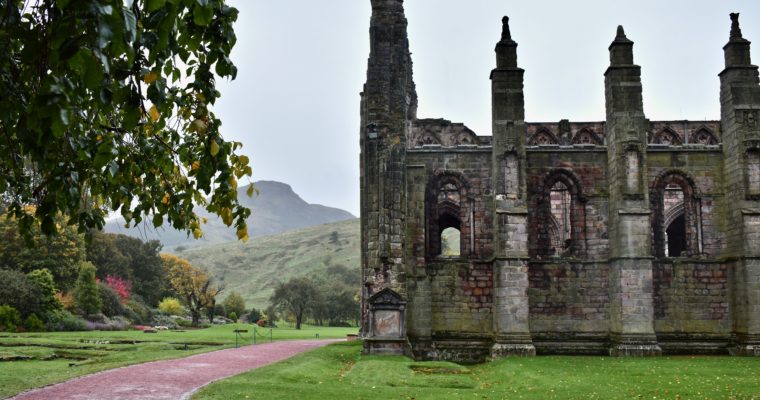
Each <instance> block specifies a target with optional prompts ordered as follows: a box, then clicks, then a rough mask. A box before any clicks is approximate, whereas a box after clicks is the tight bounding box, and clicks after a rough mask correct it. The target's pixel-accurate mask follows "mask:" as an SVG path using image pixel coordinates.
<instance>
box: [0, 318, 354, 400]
mask: <svg viewBox="0 0 760 400" xmlns="http://www.w3.org/2000/svg"><path fill="white" fill-rule="evenodd" d="M235 329H247V330H248V331H249V333H248V334H247V335H244V338H243V341H241V344H243V345H245V344H250V343H251V342H252V340H251V339H252V336H251V335H252V332H253V326H252V325H244V324H230V325H216V326H213V327H211V328H208V329H197V330H187V331H183V332H179V331H159V332H158V333H154V334H147V333H143V332H141V331H124V332H101V331H91V332H52V333H18V334H9V333H0V398H5V397H8V396H12V395H14V394H17V393H19V392H22V391H25V390H28V389H31V388H35V387H41V386H46V385H49V384H52V383H57V382H62V381H65V380H68V379H71V378H75V377H77V376H82V375H86V374H90V373H93V372H98V371H103V370H106V369H112V368H117V367H122V366H125V365H131V364H138V363H142V362H147V361H155V360H163V359H170V358H180V357H185V356H189V355H192V354H197V353H204V352H208V351H213V350H221V349H224V348H229V347H233V346H234V345H235V334H234V333H233V330H235ZM356 331H357V328H322V327H311V326H305V327H304V328H303V329H302V330H300V331H297V330H295V329H292V328H288V327H282V328H276V329H273V330H272V336H273V339H274V340H289V339H313V338H315V336H316V335H317V334H319V337H320V338H323V339H327V338H344V337H346V334H348V333H356ZM268 332H269V330H268V329H266V330H262V329H260V328H259V333H261V334H268ZM259 340H266V339H264V338H262V337H259ZM185 344H187V345H188V350H187V351H186V350H184V349H185ZM13 360H16V361H13Z"/></svg>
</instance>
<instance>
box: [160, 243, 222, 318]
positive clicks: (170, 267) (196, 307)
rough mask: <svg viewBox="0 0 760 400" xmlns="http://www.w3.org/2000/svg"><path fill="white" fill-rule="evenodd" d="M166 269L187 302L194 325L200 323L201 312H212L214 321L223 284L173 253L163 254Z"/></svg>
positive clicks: (173, 286)
mask: <svg viewBox="0 0 760 400" xmlns="http://www.w3.org/2000/svg"><path fill="white" fill-rule="evenodd" d="M161 260H162V261H163V265H164V270H165V271H166V276H167V278H168V279H169V283H170V284H171V286H172V289H173V290H174V292H175V293H176V294H177V296H178V297H179V298H180V299H181V300H182V302H183V303H185V306H186V307H187V309H188V311H190V316H191V317H192V319H193V325H198V324H199V323H200V319H201V312H203V311H206V312H207V313H210V314H209V315H210V317H209V322H213V315H214V306H215V305H216V296H218V295H219V294H220V293H221V292H222V290H224V287H223V286H218V285H214V284H213V281H212V279H211V278H210V277H209V276H208V274H207V273H206V272H205V271H203V270H201V269H198V268H196V267H194V266H193V265H192V264H190V262H189V261H187V260H185V259H183V258H179V257H177V256H174V255H171V254H161Z"/></svg>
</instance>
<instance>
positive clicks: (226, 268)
mask: <svg viewBox="0 0 760 400" xmlns="http://www.w3.org/2000/svg"><path fill="white" fill-rule="evenodd" d="M359 248H360V237H359V219H358V218H354V219H351V220H347V221H342V222H336V223H331V224H325V225H319V226H313V227H309V228H304V229H298V230H294V231H288V232H285V233H280V234H276V235H271V236H262V237H258V238H253V239H251V240H250V241H249V242H248V243H242V242H238V241H235V242H229V243H223V244H216V245H210V246H203V247H198V248H190V249H186V250H183V251H178V252H174V253H175V254H177V255H179V256H180V257H182V258H185V259H187V260H189V261H190V262H191V263H192V264H193V265H195V266H197V267H201V268H203V269H205V270H207V271H208V272H209V273H210V274H211V275H212V276H213V277H214V278H215V279H216V280H217V281H218V282H221V283H223V284H224V285H225V287H226V289H225V292H224V293H223V294H222V297H225V296H226V295H227V294H229V293H230V292H232V291H236V292H238V293H240V294H241V295H242V296H243V298H244V299H245V300H246V306H247V307H256V308H264V307H266V306H267V304H268V303H269V296H271V295H272V292H273V290H274V287H275V285H277V283H278V282H284V281H287V280H288V279H290V278H291V277H293V276H303V275H308V274H310V273H312V272H318V271H323V270H324V269H326V268H327V267H329V266H331V265H338V264H342V265H344V266H346V267H348V268H352V269H353V268H356V269H359V268H360V264H361V260H360V254H359ZM357 289H358V288H357Z"/></svg>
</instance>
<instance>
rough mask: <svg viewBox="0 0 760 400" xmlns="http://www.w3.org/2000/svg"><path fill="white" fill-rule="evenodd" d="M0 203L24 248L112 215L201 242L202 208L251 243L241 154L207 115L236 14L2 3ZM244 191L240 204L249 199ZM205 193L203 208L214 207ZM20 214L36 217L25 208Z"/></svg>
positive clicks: (138, 1) (218, 5)
mask: <svg viewBox="0 0 760 400" xmlns="http://www.w3.org/2000/svg"><path fill="white" fill-rule="evenodd" d="M0 5H1V6H0V53H1V54H3V57H0V93H3V97H2V99H0V135H1V136H2V137H3V138H4V139H5V140H2V141H0V193H1V194H2V197H1V199H2V201H1V203H2V207H1V208H4V209H5V210H7V212H8V213H10V214H11V215H13V216H14V217H15V218H16V220H17V222H18V226H19V228H20V230H21V232H22V233H23V234H24V236H25V237H26V238H31V237H32V234H33V227H34V226H39V227H40V229H41V231H42V232H43V233H44V234H51V233H55V232H57V231H58V230H59V226H57V225H56V223H55V218H56V216H57V215H60V214H63V215H66V216H67V219H68V220H67V224H64V225H68V224H73V225H76V226H78V229H79V232H80V233H84V232H86V231H87V230H88V229H90V228H102V227H103V225H104V223H105V220H104V219H105V216H106V215H107V213H108V211H109V210H111V211H119V212H120V213H121V215H122V216H123V217H124V218H125V219H126V220H127V223H128V224H135V225H136V224H138V223H140V222H141V221H143V220H144V219H148V220H150V221H151V222H152V224H153V225H154V226H160V225H162V224H163V223H164V221H168V223H170V224H171V226H172V227H174V228H175V229H181V230H185V231H187V232H188V234H191V233H192V234H193V235H194V236H195V237H199V236H201V235H202V231H201V220H200V218H199V217H198V215H197V214H196V213H195V211H194V210H193V207H194V204H195V203H197V204H200V205H202V206H205V208H206V209H207V210H208V211H209V212H211V213H214V214H217V215H219V216H221V217H222V220H223V221H224V222H225V223H226V224H227V225H228V226H231V225H233V224H234V226H235V228H236V229H237V235H238V238H240V239H246V238H247V237H248V236H247V235H248V233H247V227H246V222H245V220H246V218H247V217H248V216H249V215H250V210H248V209H247V208H245V207H244V206H242V205H241V204H240V202H239V201H238V198H237V181H238V179H241V178H243V177H244V176H248V177H250V176H251V167H250V165H249V158H248V157H246V156H244V155H239V154H237V153H236V151H238V149H239V148H240V146H241V144H240V143H237V142H230V141H226V140H224V138H223V137H222V135H221V134H220V127H221V121H220V120H219V119H218V118H217V117H216V116H215V115H214V113H213V112H211V111H210V107H211V106H212V105H213V104H214V103H215V102H216V100H217V99H218V98H219V97H220V96H221V94H220V93H219V91H217V89H216V86H215V84H216V77H215V74H216V75H218V76H219V77H222V78H230V79H234V78H235V76H236V74H237V69H236V67H235V66H234V65H233V63H232V62H231V61H230V58H229V55H230V51H231V50H232V47H233V46H234V44H235V41H236V38H235V32H234V30H233V28H232V24H233V22H234V21H235V20H236V19H237V15H238V12H237V10H236V9H235V8H233V7H229V6H227V5H226V4H225V2H224V0H133V1H123V0H99V1H97V0H77V1H71V0H58V1H52V0H26V1H21V0H7V1H3V2H0ZM252 191H253V188H251V189H250V191H249V193H252ZM212 193H213V196H210V195H211V194H212ZM28 205H35V206H36V207H33V208H29V207H27V206H28Z"/></svg>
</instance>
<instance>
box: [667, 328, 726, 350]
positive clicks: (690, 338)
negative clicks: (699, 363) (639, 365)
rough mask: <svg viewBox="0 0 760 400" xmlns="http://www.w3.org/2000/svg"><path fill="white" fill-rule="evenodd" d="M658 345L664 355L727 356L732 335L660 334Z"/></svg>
mask: <svg viewBox="0 0 760 400" xmlns="http://www.w3.org/2000/svg"><path fill="white" fill-rule="evenodd" d="M657 344H659V346H660V348H662V353H663V354H676V355H687V354H688V355H697V354H699V355H726V354H729V347H730V345H731V336H730V335H716V334H705V333H658V334H657Z"/></svg>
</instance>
